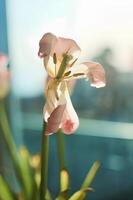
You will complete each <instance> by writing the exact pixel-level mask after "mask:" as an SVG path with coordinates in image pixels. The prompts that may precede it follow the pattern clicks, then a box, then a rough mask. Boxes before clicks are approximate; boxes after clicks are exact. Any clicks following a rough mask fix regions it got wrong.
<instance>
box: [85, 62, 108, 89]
mask: <svg viewBox="0 0 133 200" xmlns="http://www.w3.org/2000/svg"><path fill="white" fill-rule="evenodd" d="M83 64H84V65H86V66H87V67H88V73H87V77H88V78H89V80H90V82H91V86H93V87H96V88H100V87H104V86H105V85H106V80H105V70H104V68H103V66H102V65H101V64H99V63H95V62H85V63H83Z"/></svg>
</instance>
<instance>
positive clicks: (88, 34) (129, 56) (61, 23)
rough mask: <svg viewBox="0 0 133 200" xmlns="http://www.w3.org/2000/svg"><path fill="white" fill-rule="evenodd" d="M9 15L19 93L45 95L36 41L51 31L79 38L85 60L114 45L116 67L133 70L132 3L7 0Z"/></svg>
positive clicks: (118, 0)
mask: <svg viewBox="0 0 133 200" xmlns="http://www.w3.org/2000/svg"><path fill="white" fill-rule="evenodd" d="M7 14H8V30H9V45H10V46H9V47H10V56H11V59H10V60H11V64H12V72H13V91H14V93H16V94H17V95H20V96H23V95H27V96H35V95H38V94H40V93H41V92H42V84H43V81H44V69H43V66H42V62H41V60H39V58H38V57H37V51H38V41H39V39H40V38H41V36H42V35H43V34H44V33H45V32H49V31H51V32H53V33H54V34H57V35H59V36H65V37H71V38H73V39H75V40H76V41H77V43H78V44H79V45H80V47H81V49H82V50H83V51H82V54H81V60H82V59H83V57H85V56H86V55H87V56H89V57H88V58H89V59H90V58H91V57H93V55H95V52H98V50H99V49H101V48H104V47H105V46H106V45H110V46H111V47H112V48H113V49H114V53H115V58H114V61H113V62H114V65H116V66H118V68H119V69H120V70H121V71H129V70H130V69H131V67H133V66H131V64H132V63H133V1H132V0H100V1H99V0H93V1H92V0H63V1H62V0H58V1H57V0H38V1H33V0H28V1H27V0H23V1H18V0H8V1H7ZM132 65H133V64H132Z"/></svg>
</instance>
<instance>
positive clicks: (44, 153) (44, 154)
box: [40, 122, 49, 200]
mask: <svg viewBox="0 0 133 200" xmlns="http://www.w3.org/2000/svg"><path fill="white" fill-rule="evenodd" d="M45 130H46V123H45V122H44V123H43V132H42V146H41V182H40V200H44V199H46V192H47V178H48V154H49V136H48V135H46V134H45Z"/></svg>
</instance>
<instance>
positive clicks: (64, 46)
mask: <svg viewBox="0 0 133 200" xmlns="http://www.w3.org/2000/svg"><path fill="white" fill-rule="evenodd" d="M52 51H53V52H55V53H56V54H57V57H59V58H62V56H63V54H64V53H67V54H68V55H71V56H72V59H71V63H72V62H73V61H74V60H75V59H77V58H78V57H79V54H80V47H79V46H78V45H77V43H76V42H75V41H74V40H72V39H67V38H62V37H59V38H58V39H57V42H56V43H55V46H54V47H53V49H52Z"/></svg>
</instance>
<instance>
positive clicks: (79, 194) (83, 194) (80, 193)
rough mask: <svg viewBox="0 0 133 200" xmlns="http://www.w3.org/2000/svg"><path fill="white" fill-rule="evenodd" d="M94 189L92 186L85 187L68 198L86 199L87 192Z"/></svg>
mask: <svg viewBox="0 0 133 200" xmlns="http://www.w3.org/2000/svg"><path fill="white" fill-rule="evenodd" d="M89 191H91V192H92V191H93V189H92V188H84V189H81V190H78V191H77V192H75V193H74V194H73V195H72V196H71V197H70V198H69V199H68V200H84V199H85V197H86V194H87V192H89Z"/></svg>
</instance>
